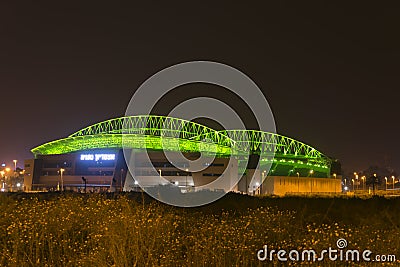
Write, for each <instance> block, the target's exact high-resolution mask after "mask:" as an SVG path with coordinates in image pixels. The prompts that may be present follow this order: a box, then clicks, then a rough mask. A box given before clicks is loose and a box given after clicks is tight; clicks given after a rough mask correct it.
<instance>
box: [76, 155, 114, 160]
mask: <svg viewBox="0 0 400 267" xmlns="http://www.w3.org/2000/svg"><path fill="white" fill-rule="evenodd" d="M81 160H91V161H92V160H94V161H102V160H115V154H82V155H81Z"/></svg>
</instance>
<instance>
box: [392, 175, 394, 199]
mask: <svg viewBox="0 0 400 267" xmlns="http://www.w3.org/2000/svg"><path fill="white" fill-rule="evenodd" d="M392 180H393V195H394V176H392Z"/></svg>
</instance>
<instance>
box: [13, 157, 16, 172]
mask: <svg viewBox="0 0 400 267" xmlns="http://www.w3.org/2000/svg"><path fill="white" fill-rule="evenodd" d="M13 162H14V172H16V171H17V160H16V159H14V160H13Z"/></svg>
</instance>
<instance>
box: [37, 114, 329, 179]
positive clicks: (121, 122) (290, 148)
mask: <svg viewBox="0 0 400 267" xmlns="http://www.w3.org/2000/svg"><path fill="white" fill-rule="evenodd" d="M103 148H104V149H105V148H116V149H122V148H132V149H149V150H155V151H161V150H169V151H176V150H179V151H182V152H202V153H215V154H216V155H217V156H221V157H228V156H231V155H234V156H241V155H248V154H249V153H250V154H258V155H260V164H261V165H262V164H272V165H273V166H272V170H273V168H274V166H278V165H279V166H289V167H288V168H289V169H290V170H292V168H290V166H292V167H294V168H299V169H300V168H307V169H312V170H315V171H319V172H321V173H325V174H327V175H329V171H330V165H331V160H330V159H329V158H328V157H327V156H325V155H324V154H322V153H321V152H319V151H318V150H316V149H315V148H313V147H311V146H309V145H307V144H304V143H302V142H299V141H297V140H295V139H292V138H289V137H286V136H282V135H279V134H275V133H269V132H262V131H255V130H227V131H216V130H214V129H212V128H209V127H207V126H204V125H201V124H198V123H195V122H191V121H187V120H183V119H179V118H172V117H164V116H154V115H143V116H127V117H120V118H115V119H110V120H107V121H103V122H100V123H96V124H94V125H91V126H88V127H86V128H84V129H82V130H79V131H77V132H75V133H73V134H71V135H70V136H68V137H67V138H64V139H59V140H55V141H52V142H49V143H46V144H43V145H40V146H38V147H35V148H33V149H32V153H34V154H35V156H37V155H54V154H66V153H72V152H78V151H84V150H90V149H103Z"/></svg>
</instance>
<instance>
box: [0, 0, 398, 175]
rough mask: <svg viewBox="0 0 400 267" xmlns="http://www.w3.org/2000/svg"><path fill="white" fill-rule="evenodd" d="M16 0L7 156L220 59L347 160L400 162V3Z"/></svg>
mask: <svg viewBox="0 0 400 267" xmlns="http://www.w3.org/2000/svg"><path fill="white" fill-rule="evenodd" d="M9 2H10V3H9V4H7V3H5V2H2V3H1V4H0V92H1V97H0V99H1V105H0V107H1V109H0V110H1V113H0V114H1V119H2V127H1V133H0V161H3V162H7V163H8V164H11V161H12V159H14V158H16V159H18V160H19V161H20V163H21V162H22V161H23V159H25V158H29V157H31V156H32V155H31V154H30V152H29V150H30V148H32V147H34V146H37V145H39V144H41V143H44V142H47V141H51V140H54V139H58V138H61V137H65V136H66V135H68V134H70V133H72V132H74V131H76V130H78V129H80V128H82V127H84V126H87V125H90V124H92V123H95V122H98V121H102V120H105V119H108V118H112V117H117V116H120V115H122V114H123V113H124V111H125V108H126V105H127V104H128V102H129V99H130V98H131V96H132V95H133V93H134V90H135V89H136V88H137V87H138V86H139V85H140V84H141V83H142V82H143V81H144V80H145V79H147V78H148V77H149V76H150V75H152V74H154V73H155V72H157V71H159V70H161V69H162V68H165V67H167V66H170V65H173V64H176V63H179V62H184V61H190V60H212V61H218V62H222V63H226V64H229V65H231V66H233V67H235V68H238V69H240V70H241V71H243V72H245V73H246V74H247V75H249V76H250V77H251V78H252V79H253V80H254V81H255V82H256V83H257V84H258V85H259V86H260V87H261V88H262V89H263V91H264V93H265V95H266V97H267V99H268V101H269V102H270V105H271V108H272V109H273V112H274V115H275V119H276V124H277V130H278V132H279V133H281V134H284V135H287V136H290V137H294V138H296V139H299V140H301V141H304V142H306V143H308V144H311V145H312V146H314V147H316V148H317V149H319V150H321V151H322V152H324V153H326V154H327V155H329V156H332V157H336V158H338V159H340V160H341V162H342V164H343V167H344V168H345V169H346V171H352V170H362V169H365V168H367V167H368V166H369V165H372V164H377V165H384V164H388V165H390V166H392V167H393V168H395V169H397V170H398V172H400V151H399V148H400V146H399V141H398V135H399V130H400V122H399V120H398V115H399V99H400V98H399V97H400V92H399V89H400V86H399V85H400V82H399V70H400V66H399V65H400V37H399V36H400V35H399V28H400V20H399V14H400V10H399V8H397V7H395V6H394V5H391V4H390V3H389V2H385V4H383V2H376V1H375V2H374V4H366V3H365V1H360V2H359V3H357V4H356V3H354V4H349V3H345V4H344V3H343V4H338V2H337V1H332V2H333V3H334V4H322V3H321V2H323V1H315V2H307V4H305V3H304V1H293V3H288V2H284V1H269V2H270V4H264V5H256V4H251V5H250V4H232V3H230V2H224V3H219V4H216V3H213V2H209V3H206V2H203V1H195V2H193V4H190V5H189V4H174V5H173V4H171V3H170V2H168V3H167V2H166V1H164V2H166V3H162V4H155V3H154V4H152V3H148V4H140V5H135V4H131V5H123V4H117V3H114V1H107V3H106V4H99V1H93V2H91V4H89V2H87V1H77V2H75V3H74V2H71V1H65V2H63V3H64V4H61V1H53V2H49V3H48V4H46V5H41V6H40V5H38V4H36V3H35V2H34V1H32V2H28V1H26V2H17V1H15V3H13V4H11V1H9ZM81 2H85V3H86V4H85V5H84V6H83V5H82V3H81ZM242 2H243V3H245V2H244V1H242ZM347 2H351V1H347ZM78 3H79V4H78ZM246 3H247V2H246ZM385 162H386V163H385ZM19 165H20V166H22V164H19Z"/></svg>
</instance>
